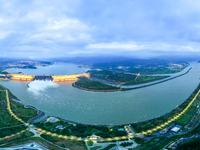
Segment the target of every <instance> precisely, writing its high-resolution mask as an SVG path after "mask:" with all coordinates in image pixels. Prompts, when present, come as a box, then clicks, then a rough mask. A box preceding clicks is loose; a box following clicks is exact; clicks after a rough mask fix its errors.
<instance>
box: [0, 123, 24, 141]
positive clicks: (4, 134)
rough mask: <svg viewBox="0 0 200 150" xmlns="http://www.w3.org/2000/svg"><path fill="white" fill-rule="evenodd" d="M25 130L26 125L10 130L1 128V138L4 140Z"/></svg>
mask: <svg viewBox="0 0 200 150" xmlns="http://www.w3.org/2000/svg"><path fill="white" fill-rule="evenodd" d="M25 129H26V127H25V126H24V125H21V126H16V127H10V128H2V129H1V128H0V138H3V137H5V136H10V135H11V134H15V133H17V132H20V131H22V130H25Z"/></svg>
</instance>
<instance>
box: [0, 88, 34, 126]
mask: <svg viewBox="0 0 200 150" xmlns="http://www.w3.org/2000/svg"><path fill="white" fill-rule="evenodd" d="M1 90H5V88H4V87H2V86H0V110H1V111H0V127H8V126H16V125H19V124H21V122H19V121H17V120H16V119H15V118H14V117H12V116H11V115H10V114H9V112H8V110H7V101H6V92H5V91H1ZM9 96H10V97H13V98H16V97H15V96H14V95H13V94H12V93H11V92H10V91H9ZM10 105H11V109H12V110H13V112H14V113H15V114H16V115H17V116H18V117H19V118H21V119H22V120H24V121H25V122H27V121H28V120H29V119H30V118H32V117H34V116H36V115H37V111H36V110H34V109H32V108H24V105H22V104H20V103H18V102H16V101H13V100H10Z"/></svg>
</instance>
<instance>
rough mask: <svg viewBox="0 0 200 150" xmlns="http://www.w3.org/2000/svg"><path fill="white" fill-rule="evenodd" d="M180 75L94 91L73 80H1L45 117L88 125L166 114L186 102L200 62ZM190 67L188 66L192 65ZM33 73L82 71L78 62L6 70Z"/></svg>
mask: <svg viewBox="0 0 200 150" xmlns="http://www.w3.org/2000/svg"><path fill="white" fill-rule="evenodd" d="M189 67H192V70H191V71H190V72H189V73H188V74H186V75H183V76H181V77H178V78H175V79H172V80H169V81H167V82H163V83H160V84H156V85H153V86H149V87H145V88H140V89H135V90H130V91H120V92H119V91H118V92H91V91H84V90H80V89H77V88H74V87H72V85H71V83H54V82H52V81H33V82H31V83H30V84H29V87H28V86H27V84H28V83H25V82H16V81H2V80H0V84H1V85H3V86H5V87H7V88H8V89H10V91H11V92H12V93H13V94H14V95H15V96H17V97H18V98H19V99H20V100H21V102H22V103H23V104H28V105H32V106H34V107H36V108H38V109H39V110H42V111H44V112H45V114H46V116H58V117H61V118H63V119H67V120H72V121H76V122H80V123H89V124H126V123H133V122H138V121H144V120H147V119H151V118H154V117H158V116H160V115H163V114H165V113H167V112H169V111H171V110H172V109H174V108H176V107H177V106H178V105H180V104H181V103H182V102H183V101H185V100H186V99H187V98H188V97H189V96H190V94H191V93H192V92H193V91H194V89H195V88H196V87H197V85H198V84H199V78H200V65H199V64H198V63H197V62H191V63H190V66H189ZM189 67H188V68H189ZM188 68H187V69H188ZM6 71H8V72H10V73H13V72H22V73H24V74H33V75H43V74H46V75H50V74H54V75H62V74H74V73H83V72H85V70H84V69H83V68H78V65H75V64H63V63H57V64H54V65H52V66H48V67H39V68H38V69H7V70H6Z"/></svg>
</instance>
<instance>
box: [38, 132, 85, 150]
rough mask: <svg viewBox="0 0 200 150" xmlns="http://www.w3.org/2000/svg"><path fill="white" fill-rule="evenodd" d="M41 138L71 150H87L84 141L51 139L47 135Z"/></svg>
mask: <svg viewBox="0 0 200 150" xmlns="http://www.w3.org/2000/svg"><path fill="white" fill-rule="evenodd" d="M41 137H42V138H44V139H46V140H48V141H50V142H52V143H54V144H56V145H59V146H61V147H63V148H69V149H70V150H77V149H78V150H85V149H86V146H85V143H84V141H75V140H66V139H60V138H57V137H51V136H48V135H45V134H42V135H41Z"/></svg>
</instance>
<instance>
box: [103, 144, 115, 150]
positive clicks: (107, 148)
mask: <svg viewBox="0 0 200 150" xmlns="http://www.w3.org/2000/svg"><path fill="white" fill-rule="evenodd" d="M115 146H116V144H110V145H108V146H107V147H105V148H103V149H101V150H109V149H111V148H113V147H115Z"/></svg>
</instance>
